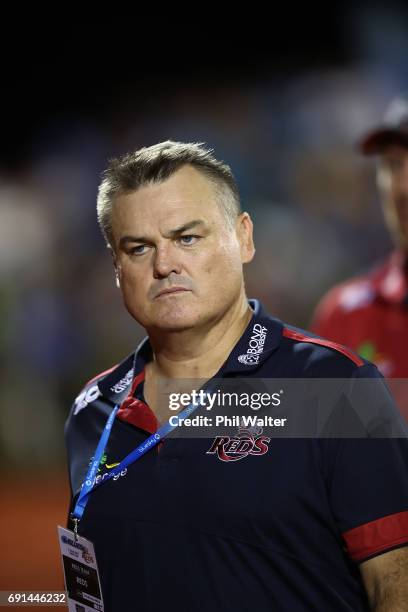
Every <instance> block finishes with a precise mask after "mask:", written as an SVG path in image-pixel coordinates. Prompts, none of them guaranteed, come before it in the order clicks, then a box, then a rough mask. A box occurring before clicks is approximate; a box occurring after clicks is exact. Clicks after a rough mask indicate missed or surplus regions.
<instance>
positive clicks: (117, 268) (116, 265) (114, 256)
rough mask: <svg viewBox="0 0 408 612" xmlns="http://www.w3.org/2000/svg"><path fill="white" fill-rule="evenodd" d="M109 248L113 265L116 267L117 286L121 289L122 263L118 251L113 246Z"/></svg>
mask: <svg viewBox="0 0 408 612" xmlns="http://www.w3.org/2000/svg"><path fill="white" fill-rule="evenodd" d="M108 250H109V252H110V254H111V257H112V261H113V267H114V268H115V283H116V286H117V288H118V289H120V264H119V263H118V260H117V257H116V253H115V251H114V250H113V249H112V247H111V246H108Z"/></svg>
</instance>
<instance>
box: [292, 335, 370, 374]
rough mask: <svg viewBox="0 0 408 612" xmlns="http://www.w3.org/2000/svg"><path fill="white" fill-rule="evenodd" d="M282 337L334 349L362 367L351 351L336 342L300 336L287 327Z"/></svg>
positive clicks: (361, 361) (360, 360) (359, 360)
mask: <svg viewBox="0 0 408 612" xmlns="http://www.w3.org/2000/svg"><path fill="white" fill-rule="evenodd" d="M282 335H283V336H284V337H285V338H290V339H291V340H297V341H298V342H310V343H312V344H318V345H319V346H326V347H327V348H331V349H334V350H335V351H338V352H339V353H342V354H343V355H345V356H346V357H348V358H349V359H351V361H353V362H354V363H355V364H356V365H358V366H362V365H364V361H363V360H362V359H361V358H360V357H359V356H358V355H356V354H355V353H353V351H352V350H351V349H349V348H347V347H346V346H343V345H342V344H337V342H331V341H330V340H326V339H324V338H313V337H312V336H307V335H306V334H302V333H301V332H297V331H294V330H293V329H289V328H288V327H284V328H283V332H282Z"/></svg>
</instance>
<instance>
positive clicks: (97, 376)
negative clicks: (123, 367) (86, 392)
mask: <svg viewBox="0 0 408 612" xmlns="http://www.w3.org/2000/svg"><path fill="white" fill-rule="evenodd" d="M117 366H118V364H115V365H114V366H112V367H111V368H108V369H107V370H104V371H103V372H100V374H97V375H96V376H94V377H93V378H91V380H88V382H87V383H86V384H85V385H84V387H86V386H87V385H90V384H91V383H92V382H94V380H98V378H100V377H101V376H105V374H109V372H112V371H113V370H114V369H115V368H116V367H117Z"/></svg>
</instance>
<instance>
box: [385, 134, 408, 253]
mask: <svg viewBox="0 0 408 612" xmlns="http://www.w3.org/2000/svg"><path fill="white" fill-rule="evenodd" d="M379 183H380V188H381V190H382V194H383V205H384V212H385V217H386V221H387V223H388V225H389V227H390V229H391V232H392V233H393V235H394V238H395V239H396V241H397V243H398V244H399V245H401V246H402V247H404V248H405V249H408V148H406V147H402V146H400V145H396V144H395V145H389V146H388V147H386V148H385V150H384V153H383V155H382V159H381V165H380V173H379Z"/></svg>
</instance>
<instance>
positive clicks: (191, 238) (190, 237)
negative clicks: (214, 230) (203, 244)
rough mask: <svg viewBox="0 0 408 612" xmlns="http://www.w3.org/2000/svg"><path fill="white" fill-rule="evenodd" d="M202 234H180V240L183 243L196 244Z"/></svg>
mask: <svg viewBox="0 0 408 612" xmlns="http://www.w3.org/2000/svg"><path fill="white" fill-rule="evenodd" d="M199 237H200V236H195V235H194V234H186V235H185V236H180V238H179V240H180V242H181V244H184V245H190V244H195V243H196V242H197V240H198V239H199Z"/></svg>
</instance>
